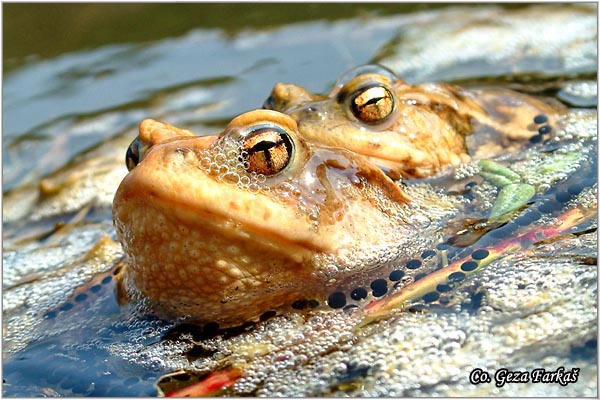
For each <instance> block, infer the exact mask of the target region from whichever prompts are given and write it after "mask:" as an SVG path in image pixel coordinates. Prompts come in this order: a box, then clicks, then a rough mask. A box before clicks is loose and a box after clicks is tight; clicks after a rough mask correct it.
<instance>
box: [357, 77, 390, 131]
mask: <svg viewBox="0 0 600 400" xmlns="http://www.w3.org/2000/svg"><path fill="white" fill-rule="evenodd" d="M351 99H352V100H351V103H350V109H351V110H352V114H354V116H355V117H356V118H358V119H359V120H360V121H362V122H364V123H366V124H379V123H381V122H383V121H385V120H386V119H387V118H388V117H389V116H390V115H392V112H393V111H394V96H393V95H392V92H390V90H389V89H387V88H386V87H384V86H380V85H374V86H367V87H364V88H361V89H358V90H357V91H356V92H355V94H354V95H353V96H352V97H351Z"/></svg>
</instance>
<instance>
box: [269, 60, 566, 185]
mask: <svg viewBox="0 0 600 400" xmlns="http://www.w3.org/2000/svg"><path fill="white" fill-rule="evenodd" d="M361 71H363V73H361ZM378 71H379V72H381V73H378ZM344 76H345V78H341V79H340V81H338V84H336V85H335V87H334V89H333V90H332V91H331V93H330V94H329V95H327V96H319V95H315V94H312V93H310V92H308V91H306V90H305V89H303V88H302V87H299V86H296V85H292V84H284V83H278V84H276V85H275V87H274V89H273V91H272V93H271V96H270V97H269V99H268V100H267V102H266V103H265V107H266V108H269V109H273V110H277V111H281V112H284V113H287V114H289V115H290V116H291V117H292V118H294V120H296V122H297V123H298V128H299V130H300V133H301V134H302V136H303V137H304V138H305V139H306V140H308V141H312V142H316V143H321V144H324V145H328V146H335V147H340V148H346V149H349V150H352V151H354V152H357V153H359V154H362V155H365V156H368V157H370V158H371V160H372V161H373V162H375V163H376V164H377V165H379V166H380V167H381V168H382V169H383V170H384V171H386V173H388V175H389V176H391V177H392V178H394V179H397V178H400V177H409V178H423V177H429V176H432V175H434V174H436V173H438V172H440V171H441V170H443V169H444V168H446V167H448V166H456V165H458V164H460V163H463V162H465V161H469V160H470V159H471V158H472V157H473V158H476V159H477V158H483V157H489V156H490V155H491V154H498V153H499V152H501V151H504V150H509V149H508V148H509V147H511V146H522V145H523V144H524V143H527V142H528V140H529V138H530V137H532V136H533V135H534V134H536V133H537V132H536V131H537V129H538V126H536V125H535V124H534V123H533V119H534V117H535V116H537V115H539V114H544V115H546V116H547V117H548V119H549V123H550V124H553V123H554V122H555V120H556V118H557V113H558V112H560V109H558V108H557V107H555V106H550V105H548V104H546V103H544V102H542V101H540V100H538V99H535V98H532V97H530V96H526V95H523V94H519V93H516V92H513V91H510V90H502V89H489V90H483V89H482V90H465V89H462V88H460V87H457V86H453V85H449V84H443V83H425V84H420V85H415V86H413V85H409V84H408V83H406V82H405V81H403V80H402V79H399V78H397V77H395V76H394V75H393V74H392V73H391V72H390V71H388V70H386V69H384V68H382V67H377V66H362V67H358V68H357V69H356V73H353V71H349V72H348V73H346V74H345V75H344ZM377 83H381V84H383V85H385V86H387V87H389V88H390V90H391V92H393V94H394V111H393V113H392V115H391V116H389V117H388V118H386V120H385V121H383V122H382V123H380V124H377V123H376V124H372V123H371V124H368V123H364V122H363V121H361V120H360V119H359V118H357V117H356V116H355V115H354V114H353V113H352V112H351V110H350V108H351V104H350V102H351V98H352V95H353V93H356V92H357V91H358V90H360V88H361V87H365V86H368V85H372V84H377ZM473 133H477V135H471V134H473Z"/></svg>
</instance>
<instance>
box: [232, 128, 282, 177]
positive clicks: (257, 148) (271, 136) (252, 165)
mask: <svg viewBox="0 0 600 400" xmlns="http://www.w3.org/2000/svg"><path fill="white" fill-rule="evenodd" d="M242 150H243V151H242V155H241V158H242V162H243V163H244V165H245V166H247V168H246V170H247V171H248V172H255V173H257V174H263V175H266V176H272V175H275V174H278V173H279V172H281V171H283V170H284V169H285V168H286V167H287V166H288V165H289V164H290V162H291V160H292V159H293V155H294V145H293V142H292V139H291V138H290V135H289V134H288V133H286V132H285V131H284V130H283V129H281V128H279V127H262V128H258V129H255V130H253V131H251V132H250V133H249V134H247V135H246V136H245V137H244V138H243V139H242Z"/></svg>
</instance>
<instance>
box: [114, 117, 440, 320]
mask: <svg viewBox="0 0 600 400" xmlns="http://www.w3.org/2000/svg"><path fill="white" fill-rule="evenodd" d="M265 125H268V126H277V127H280V128H282V129H284V130H285V131H286V132H287V133H288V134H289V137H290V138H291V139H292V141H293V143H294V152H293V157H292V159H291V160H290V162H289V165H287V167H285V168H284V169H283V170H282V171H280V172H278V173H276V174H273V175H272V176H267V177H263V178H264V179H262V178H261V177H256V176H255V175H252V174H251V173H249V172H247V171H246V170H245V169H244V168H247V166H244V165H243V164H241V163H240V162H239V160H238V159H239V151H240V148H241V147H242V146H241V142H240V141H241V140H243V138H244V137H245V135H246V134H247V132H248V130H249V129H250V130H251V129H253V127H255V126H265ZM140 128H141V130H142V133H141V135H142V137H149V136H148V135H149V134H150V137H151V136H152V135H151V133H152V132H147V130H167V131H168V130H170V129H171V128H172V127H170V126H169V125H167V124H162V123H159V122H157V121H151V120H148V121H145V122H143V123H142V125H141V127H140ZM163 133H164V132H163ZM176 136H177V135H176V134H173V135H166V137H167V138H168V139H167V140H166V141H165V142H161V141H160V139H159V140H156V141H152V140H150V141H149V143H150V146H149V147H148V148H147V151H146V152H145V153H144V154H143V157H142V161H140V162H139V164H138V165H137V166H135V167H134V168H133V169H132V170H131V171H130V173H129V174H128V175H127V176H126V177H125V178H124V179H123V182H122V183H121V185H120V186H119V188H118V190H117V193H116V195H115V199H114V202H113V216H114V223H115V227H116V230H117V235H118V238H119V240H120V242H121V243H122V245H123V248H124V251H125V253H126V254H127V256H128V266H127V268H125V270H124V273H123V283H124V285H123V286H124V288H125V291H126V292H127V294H128V296H129V297H130V298H143V299H147V300H149V302H150V303H151V304H152V305H153V307H154V308H155V310H156V311H157V313H158V314H160V315H165V316H183V315H189V316H190V317H191V320H194V321H200V322H217V323H219V324H221V325H222V326H226V325H235V324H238V323H242V322H245V321H247V320H249V319H253V318H257V317H258V316H259V315H260V314H261V313H263V312H265V311H269V310H273V309H277V308H278V307H280V306H285V305H289V304H291V303H292V302H293V301H295V300H298V299H304V298H314V297H315V296H317V297H318V296H319V295H324V294H326V293H328V292H329V291H330V290H331V288H332V287H333V286H335V285H336V283H335V282H336V281H338V280H340V279H343V278H344V277H348V276H352V275H353V274H355V273H357V272H360V271H363V270H365V268H367V267H365V263H363V261H364V260H368V259H372V258H373V257H380V258H381V259H385V257H389V256H390V254H391V253H392V251H391V250H390V249H397V248H398V246H401V245H402V240H407V241H408V240H409V239H407V238H409V237H412V236H413V235H409V233H411V232H415V231H418V230H419V229H420V227H419V223H420V224H425V225H428V224H429V221H428V220H427V218H425V219H423V218H421V220H420V222H419V223H417V222H414V221H412V218H413V217H412V211H411V207H409V206H408V205H407V202H408V199H407V197H406V196H405V194H404V192H403V191H402V190H401V189H400V187H399V186H398V185H396V184H394V183H393V182H392V181H391V180H390V179H389V178H388V177H387V176H385V175H384V174H383V173H382V172H381V171H380V170H379V169H378V168H377V167H375V166H373V165H372V164H371V163H369V162H367V161H366V160H365V159H364V158H362V157H359V156H357V155H355V154H353V153H351V152H349V151H346V150H342V149H330V148H323V147H320V146H317V145H312V144H310V143H306V142H304V141H303V140H301V139H300V138H299V137H298V133H297V127H296V123H295V122H294V121H293V120H292V119H291V118H289V117H288V116H286V115H284V114H280V113H277V112H274V111H269V110H256V111H253V112H250V113H246V114H243V115H241V116H239V117H237V118H235V119H234V120H233V121H232V122H231V123H230V124H229V125H228V126H227V128H226V129H225V130H224V132H223V133H221V134H220V135H219V136H218V137H217V136H210V137H190V136H189V135H187V134H184V135H183V136H182V137H180V138H179V139H177V137H176ZM225 167H227V168H229V170H230V171H232V170H235V171H237V172H236V173H237V174H238V175H237V178H236V177H233V178H232V176H231V175H227V174H223V171H224V169H225ZM244 177H247V178H248V179H244ZM238 178H241V179H238ZM253 179H254V181H253V182H254V184H255V186H254V187H253V188H250V186H248V185H247V181H252V180H253ZM243 182H246V183H243ZM374 226H375V227H378V229H377V230H373V229H372V227H374ZM399 237H400V238H401V239H398V238H399ZM402 238H405V239H402ZM332 285H333V286H332Z"/></svg>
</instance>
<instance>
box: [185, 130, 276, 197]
mask: <svg viewBox="0 0 600 400" xmlns="http://www.w3.org/2000/svg"><path fill="white" fill-rule="evenodd" d="M245 154H246V151H245V150H242V149H241V146H240V143H239V142H238V141H236V140H234V139H232V138H229V137H227V136H225V137H222V138H220V139H219V141H218V142H217V143H216V144H215V146H213V147H211V148H210V149H206V150H203V151H200V152H199V153H198V154H197V158H198V164H199V167H200V168H201V169H203V170H204V171H206V173H207V174H209V175H211V176H213V177H214V178H215V179H217V180H219V181H222V182H228V183H232V184H235V185H237V186H238V187H239V188H240V189H242V190H248V191H251V192H258V191H269V186H267V185H265V182H266V180H267V178H266V176H265V175H263V174H257V173H256V172H248V167H249V166H248V162H247V161H244V160H245V159H246V157H245Z"/></svg>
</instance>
